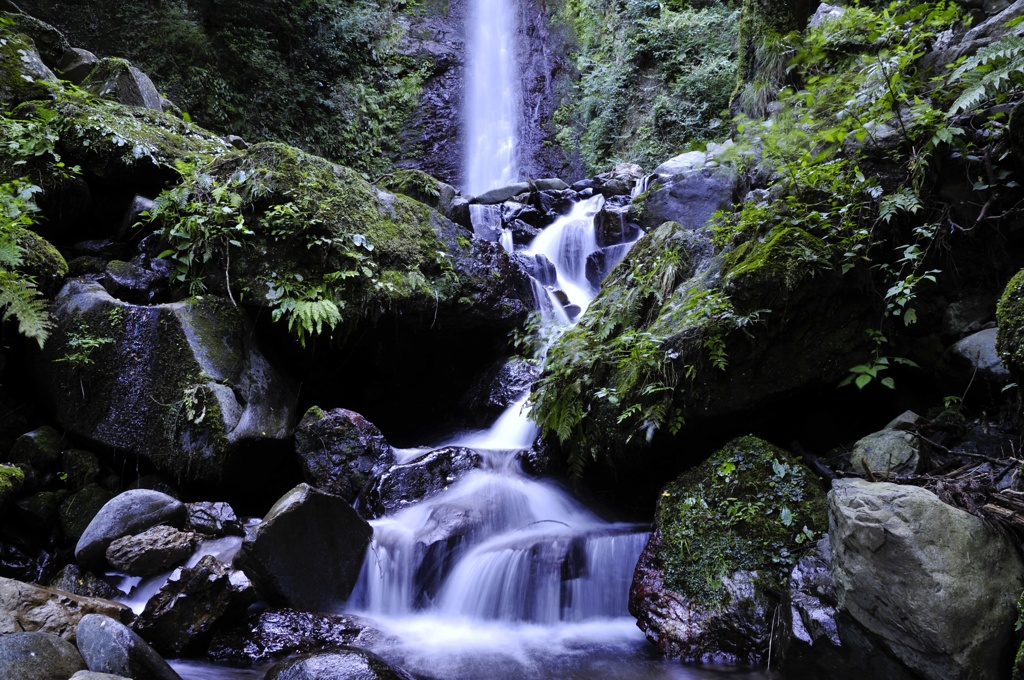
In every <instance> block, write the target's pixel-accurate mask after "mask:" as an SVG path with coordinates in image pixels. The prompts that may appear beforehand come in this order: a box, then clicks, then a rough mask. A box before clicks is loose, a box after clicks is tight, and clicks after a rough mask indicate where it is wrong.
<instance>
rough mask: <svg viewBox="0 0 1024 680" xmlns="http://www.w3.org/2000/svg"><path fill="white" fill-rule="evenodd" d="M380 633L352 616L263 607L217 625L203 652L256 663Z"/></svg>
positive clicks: (228, 660) (220, 658)
mask: <svg viewBox="0 0 1024 680" xmlns="http://www.w3.org/2000/svg"><path fill="white" fill-rule="evenodd" d="M382 636H383V634H382V633H380V631H377V630H375V629H373V628H371V627H370V624H369V622H367V621H365V620H363V619H360V618H359V617H356V616H348V615H341V614H320V613H311V612H302V611H296V610H294V609H264V610H262V611H258V612H252V613H250V614H249V615H248V616H247V617H246V618H245V620H244V621H240V622H238V623H234V624H230V625H228V626H222V627H218V629H217V632H216V633H214V636H213V639H212V640H211V642H210V646H209V648H208V650H207V654H208V655H209V656H210V658H211V659H213V660H215V661H221V662H226V663H233V664H239V665H259V664H263V663H265V662H267V661H271V660H274V659H279V658H281V657H285V656H292V655H294V654H305V653H308V652H313V651H321V650H327V649H332V648H335V647H339V646H341V645H349V644H362V643H365V642H366V641H367V640H369V639H375V638H380V637H382Z"/></svg>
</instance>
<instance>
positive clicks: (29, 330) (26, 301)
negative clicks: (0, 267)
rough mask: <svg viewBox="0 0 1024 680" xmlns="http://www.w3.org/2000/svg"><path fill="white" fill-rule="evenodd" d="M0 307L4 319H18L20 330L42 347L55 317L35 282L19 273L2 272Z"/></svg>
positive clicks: (0, 279)
mask: <svg viewBox="0 0 1024 680" xmlns="http://www.w3.org/2000/svg"><path fill="white" fill-rule="evenodd" d="M0 309H2V310H3V320H4V321H7V320H8V319H10V318H11V317H14V318H15V319H17V320H18V332H19V333H21V334H22V335H24V336H25V337H27V338H31V339H32V340H35V341H36V342H38V343H39V348H40V349H42V347H43V344H44V343H45V342H46V339H47V338H48V337H49V335H50V329H51V328H53V319H52V318H51V317H50V313H49V311H48V310H47V309H46V302H45V301H44V300H43V299H42V298H41V297H39V291H38V290H37V289H36V286H35V284H34V283H32V282H31V281H30V280H28V279H27V278H25V277H23V276H21V275H18V274H12V273H11V272H6V271H5V272H0Z"/></svg>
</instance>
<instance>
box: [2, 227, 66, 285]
mask: <svg viewBox="0 0 1024 680" xmlns="http://www.w3.org/2000/svg"><path fill="white" fill-rule="evenodd" d="M12 235H13V236H14V240H15V241H17V243H18V246H19V247H20V248H21V265H19V267H18V269H19V270H20V271H21V272H22V273H24V274H27V275H28V276H31V277H34V279H35V282H36V285H38V287H39V290H41V291H43V292H44V293H45V294H47V295H51V296H52V295H55V294H56V293H57V291H58V290H60V286H61V284H62V283H64V277H65V276H67V275H68V263H67V261H65V260H64V256H63V255H61V254H60V251H58V250H57V249H56V248H55V247H54V246H53V244H51V243H50V242H49V241H47V240H46V239H44V238H43V237H42V236H40V235H39V234H36V233H35V232H33V231H29V230H28V229H17V230H16V231H14V232H13V234H12Z"/></svg>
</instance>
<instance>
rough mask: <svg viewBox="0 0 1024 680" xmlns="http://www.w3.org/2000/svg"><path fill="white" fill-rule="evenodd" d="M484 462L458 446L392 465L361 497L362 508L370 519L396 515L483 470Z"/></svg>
mask: <svg viewBox="0 0 1024 680" xmlns="http://www.w3.org/2000/svg"><path fill="white" fill-rule="evenodd" d="M482 461H483V458H482V457H481V456H480V454H479V453H477V452H476V451H473V450H472V449H467V448H462V447H459V446H448V447H445V448H443V449H437V450H435V451H431V452H430V453H427V454H425V455H423V456H420V457H419V458H417V459H416V460H414V461H412V462H411V463H405V464H404V465H395V466H393V467H392V468H391V469H389V470H388V471H387V472H385V473H384V474H382V475H381V476H380V477H378V478H377V479H376V480H374V482H373V484H372V485H371V486H370V487H369V488H368V489H367V490H366V493H365V494H364V495H363V496H362V497H361V499H360V503H359V507H360V508H362V509H364V510H365V512H366V514H368V515H369V516H370V517H380V516H381V515H385V514H387V513H391V512H395V511H396V510H400V509H402V508H403V507H406V506H407V505H411V504H412V503H415V502H418V501H421V500H424V499H426V498H430V497H432V496H436V495H437V494H439V493H441V492H442V491H444V490H445V489H447V488H448V487H449V486H450V485H451V484H453V483H455V482H456V481H458V480H459V479H460V478H461V477H462V476H464V475H465V474H466V473H467V472H470V471H471V470H475V469H477V468H478V467H480V464H481V462H482Z"/></svg>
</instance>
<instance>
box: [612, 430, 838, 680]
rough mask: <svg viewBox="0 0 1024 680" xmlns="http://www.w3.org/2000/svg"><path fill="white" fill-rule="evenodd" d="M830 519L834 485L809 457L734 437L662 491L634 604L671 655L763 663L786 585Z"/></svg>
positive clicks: (635, 585) (641, 622)
mask: <svg viewBox="0 0 1024 680" xmlns="http://www.w3.org/2000/svg"><path fill="white" fill-rule="evenodd" d="M825 526H826V515H825V494H824V493H823V492H822V490H821V489H820V488H819V487H818V483H817V480H816V479H815V478H814V476H813V475H812V474H811V473H810V472H809V471H808V470H807V469H806V468H805V467H804V466H803V465H802V464H800V463H799V462H798V461H797V460H795V459H794V458H793V457H792V456H791V455H790V454H788V453H786V452H785V451H783V450H782V449H779V448H777V447H775V446H772V445H771V444H769V443H767V442H765V441H762V440H760V439H757V438H755V437H749V436H748V437H741V438H739V439H734V440H733V441H731V442H729V443H728V444H726V446H725V447H723V448H722V449H720V450H719V451H718V452H717V453H715V454H714V455H713V456H711V457H710V458H709V459H708V460H706V461H704V462H703V463H701V464H700V465H698V466H697V467H696V468H694V469H692V470H690V471H689V472H686V473H684V474H683V475H681V476H680V477H679V478H678V479H677V480H676V481H674V482H672V483H671V484H669V485H668V486H667V487H666V488H665V489H664V491H663V492H662V495H661V498H660V499H659V502H658V509H657V512H656V515H655V527H654V533H653V535H652V537H651V540H650V542H649V543H648V545H647V547H646V548H645V549H644V552H643V554H642V555H641V557H640V562H639V564H638V565H637V569H636V572H635V574H634V577H633V585H632V587H631V589H630V603H629V608H630V612H631V613H632V614H633V615H634V616H636V617H637V625H638V626H640V628H641V629H642V630H644V631H645V633H646V634H647V637H648V639H650V640H651V641H652V642H653V643H654V644H655V645H657V647H658V648H659V649H660V650H661V652H662V653H663V654H665V655H666V656H670V657H679V658H682V659H688V660H695V659H708V658H715V657H725V658H730V659H734V660H743V661H749V662H753V663H763V662H765V661H766V660H767V659H768V648H769V645H770V640H771V635H772V631H771V625H772V616H773V613H774V611H775V608H776V606H777V605H778V604H779V602H778V598H779V593H781V592H783V591H784V589H785V588H784V586H785V584H786V582H787V580H788V578H789V572H790V569H791V568H792V566H793V564H794V562H795V561H796V556H797V554H798V553H799V551H800V550H801V547H802V544H804V543H805V542H806V541H807V539H809V538H811V537H813V536H814V535H816V533H817V532H821V531H823V530H824V528H825Z"/></svg>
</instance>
